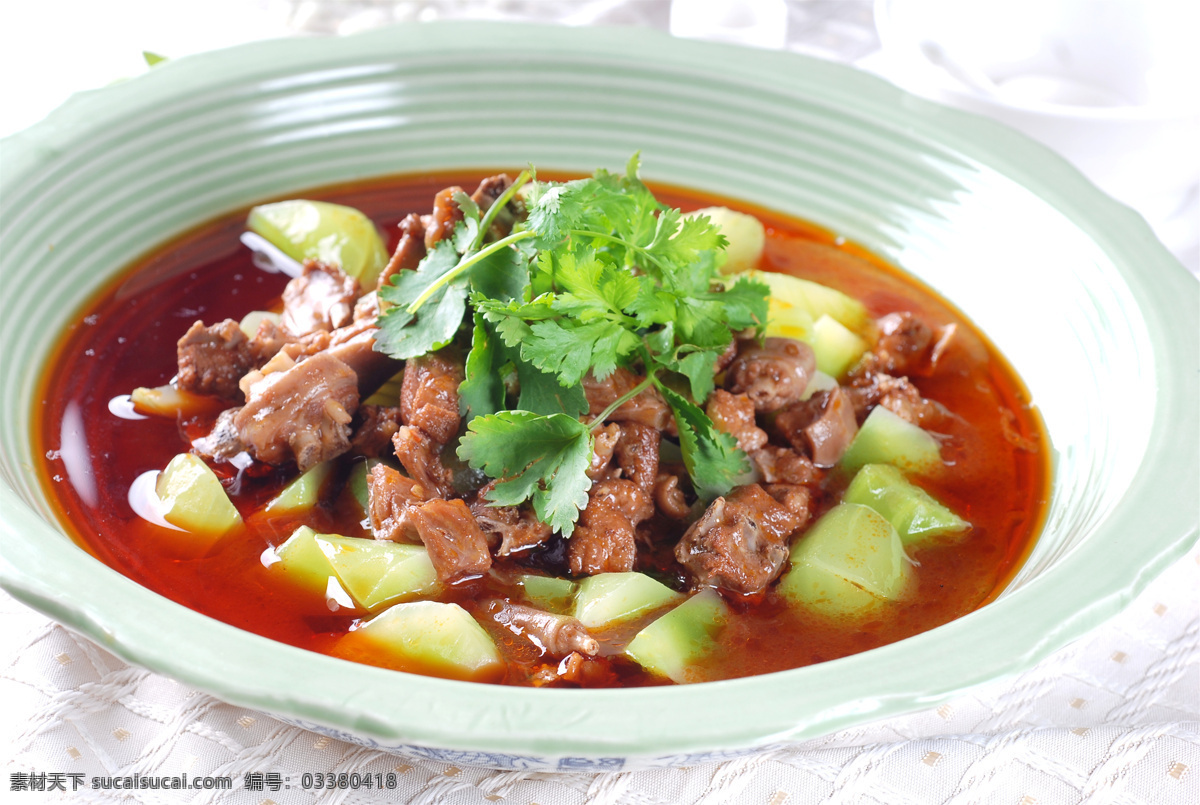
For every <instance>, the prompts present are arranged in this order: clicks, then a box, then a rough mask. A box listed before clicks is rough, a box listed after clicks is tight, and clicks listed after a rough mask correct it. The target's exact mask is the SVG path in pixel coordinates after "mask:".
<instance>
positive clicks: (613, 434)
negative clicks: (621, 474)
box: [587, 422, 621, 481]
mask: <svg viewBox="0 0 1200 805" xmlns="http://www.w3.org/2000/svg"><path fill="white" fill-rule="evenodd" d="M620 438H621V426H620V425H618V424H617V423H615V422H612V423H609V424H608V425H606V426H605V427H603V428H601V429H600V430H599V431H597V432H596V433H595V434H594V435H593V436H592V461H591V463H590V464H588V469H587V476H588V477H589V478H591V479H592V480H593V481H599V480H600V479H601V478H604V477H606V476H607V475H608V473H609V472H610V469H609V465H610V464H611V463H612V458H613V453H614V452H616V449H617V440H618V439H620Z"/></svg>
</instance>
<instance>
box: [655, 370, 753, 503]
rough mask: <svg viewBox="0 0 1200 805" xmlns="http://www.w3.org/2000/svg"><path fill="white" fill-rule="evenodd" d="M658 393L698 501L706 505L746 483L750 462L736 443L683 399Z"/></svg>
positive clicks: (675, 394) (673, 393) (665, 391)
mask: <svg viewBox="0 0 1200 805" xmlns="http://www.w3.org/2000/svg"><path fill="white" fill-rule="evenodd" d="M658 390H659V391H660V392H662V395H663V398H664V399H666V401H667V405H669V406H671V410H672V411H673V412H674V414H675V424H676V425H677V426H678V427H679V447H680V448H681V449H682V451H683V464H684V466H685V467H686V468H687V471H688V475H690V476H691V478H692V486H694V487H695V489H696V494H697V495H699V496H700V499H701V500H704V501H709V500H712V499H713V498H715V497H719V496H721V495H726V494H728V493H729V491H730V490H731V489H733V488H734V487H735V486H739V485H741V484H745V483H749V481H750V477H751V469H750V462H749V460H748V459H747V458H746V454H745V453H743V452H742V451H741V450H739V449H738V448H737V441H736V440H735V439H734V438H733V437H732V436H730V435H729V434H728V433H722V432H721V431H719V430H717V428H716V426H715V425H714V424H713V422H712V420H711V419H709V418H708V415H707V414H705V413H704V411H703V410H702V409H701V408H700V407H699V406H697V405H696V404H695V403H693V402H692V401H690V400H688V399H687V398H686V397H684V396H683V395H681V394H679V393H678V392H676V391H672V390H671V389H669V388H667V387H666V386H663V385H662V384H658Z"/></svg>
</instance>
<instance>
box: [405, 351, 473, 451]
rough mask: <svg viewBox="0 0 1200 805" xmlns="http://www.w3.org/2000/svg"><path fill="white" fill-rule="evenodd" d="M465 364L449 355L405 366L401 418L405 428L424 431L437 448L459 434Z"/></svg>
mask: <svg viewBox="0 0 1200 805" xmlns="http://www.w3.org/2000/svg"><path fill="white" fill-rule="evenodd" d="M462 380H463V368H462V362H461V361H458V360H453V359H451V358H450V357H449V356H448V354H446V353H433V354H430V355H425V356H423V357H420V358H413V359H412V360H410V361H408V362H407V363H406V364H405V366H404V381H403V382H402V383H401V386H400V416H401V418H402V419H403V420H404V424H405V425H411V426H413V427H416V428H420V429H421V430H422V431H424V432H425V433H426V434H428V435H429V437H430V438H431V439H432V440H433V441H434V442H436V443H437V444H439V445H441V444H446V443H447V442H449V441H450V440H451V439H452V438H454V436H455V434H457V433H458V424H459V422H460V419H461V418H460V416H459V413H458V387H459V385H460V384H461V383H462Z"/></svg>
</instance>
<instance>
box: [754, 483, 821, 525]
mask: <svg viewBox="0 0 1200 805" xmlns="http://www.w3.org/2000/svg"><path fill="white" fill-rule="evenodd" d="M763 489H764V490H765V491H766V493H767V494H768V495H770V496H771V497H773V498H775V500H776V501H778V503H779V505H781V506H783V507H784V508H785V509H787V510H788V511H790V512H791V513H792V514H794V515H796V517H797V521H798V524H797V526H796V528H803V527H804V524H805V523H807V522H808V520H809V517H811V516H812V491H811V490H810V489H809V488H808V487H807V486H797V485H796V484H767V485H766V486H765V487H763Z"/></svg>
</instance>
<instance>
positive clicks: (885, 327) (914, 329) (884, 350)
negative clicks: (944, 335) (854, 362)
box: [867, 312, 933, 375]
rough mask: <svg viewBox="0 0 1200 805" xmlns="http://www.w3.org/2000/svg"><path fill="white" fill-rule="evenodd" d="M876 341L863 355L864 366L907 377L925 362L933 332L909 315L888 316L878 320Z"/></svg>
mask: <svg viewBox="0 0 1200 805" xmlns="http://www.w3.org/2000/svg"><path fill="white" fill-rule="evenodd" d="M875 324H876V325H877V326H878V328H879V340H878V341H877V342H876V343H875V346H874V347H873V348H872V349H871V352H870V353H869V354H868V355H867V366H868V367H869V368H871V369H872V370H874V371H877V372H884V373H886V374H889V375H907V374H910V373H912V372H914V371H916V370H917V369H918V368H920V367H921V365H922V364H923V363H924V362H925V360H926V357H927V356H928V353H929V347H930V345H931V343H932V342H933V330H931V329H930V328H929V325H927V324H926V323H925V322H924V321H922V320H921V318H920V317H918V316H916V315H915V314H913V313H908V312H903V313H889V314H887V315H886V316H884V317H882V318H880V319H878V320H877V321H876V322H875Z"/></svg>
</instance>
